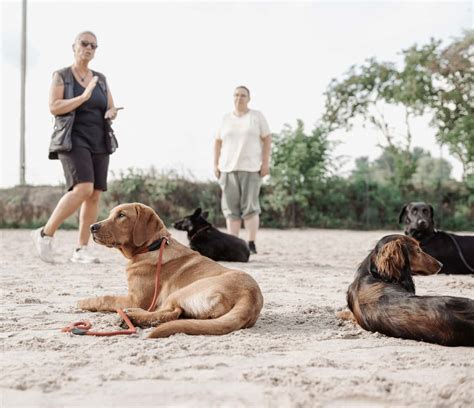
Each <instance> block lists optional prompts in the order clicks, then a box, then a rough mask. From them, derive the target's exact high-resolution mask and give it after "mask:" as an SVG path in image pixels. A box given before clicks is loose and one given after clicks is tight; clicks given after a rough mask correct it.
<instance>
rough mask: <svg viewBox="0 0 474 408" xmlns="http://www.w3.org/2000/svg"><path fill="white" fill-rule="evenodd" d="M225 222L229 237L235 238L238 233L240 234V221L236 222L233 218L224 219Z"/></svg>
mask: <svg viewBox="0 0 474 408" xmlns="http://www.w3.org/2000/svg"><path fill="white" fill-rule="evenodd" d="M225 222H226V224H227V232H228V233H229V234H230V235H234V236H236V237H238V236H239V233H240V225H241V223H242V221H241V220H236V219H235V218H230V217H228V218H226V219H225Z"/></svg>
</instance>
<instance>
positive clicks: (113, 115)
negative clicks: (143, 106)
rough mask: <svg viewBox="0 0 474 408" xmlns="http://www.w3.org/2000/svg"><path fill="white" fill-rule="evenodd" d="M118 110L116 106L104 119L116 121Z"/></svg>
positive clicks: (106, 113)
mask: <svg viewBox="0 0 474 408" xmlns="http://www.w3.org/2000/svg"><path fill="white" fill-rule="evenodd" d="M117 112H118V109H117V108H116V107H115V106H114V107H112V108H110V109H109V110H108V111H107V112H105V115H104V118H105V119H111V120H114V119H115V118H116V117H117Z"/></svg>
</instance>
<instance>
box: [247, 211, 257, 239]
mask: <svg viewBox="0 0 474 408" xmlns="http://www.w3.org/2000/svg"><path fill="white" fill-rule="evenodd" d="M259 224H260V216H259V215H258V214H255V215H252V216H251V217H249V218H245V219H244V226H245V229H246V230H247V233H248V240H249V241H255V240H256V239H257V231H258V226H259Z"/></svg>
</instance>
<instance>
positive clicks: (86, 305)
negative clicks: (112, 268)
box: [78, 203, 263, 337]
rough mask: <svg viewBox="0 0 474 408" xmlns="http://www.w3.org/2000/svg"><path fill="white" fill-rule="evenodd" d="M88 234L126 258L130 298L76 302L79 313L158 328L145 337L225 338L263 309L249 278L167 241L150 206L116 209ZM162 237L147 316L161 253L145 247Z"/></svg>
mask: <svg viewBox="0 0 474 408" xmlns="http://www.w3.org/2000/svg"><path fill="white" fill-rule="evenodd" d="M91 232H92V236H93V238H94V241H95V242H97V243H98V244H101V245H105V246H107V247H109V248H117V249H119V250H120V252H122V254H123V255H124V256H125V257H126V258H127V259H129V263H128V266H127V281H128V294H127V295H126V296H103V297H97V298H91V299H84V300H80V301H79V303H78V306H79V307H80V308H81V309H85V310H90V311H94V312H95V311H97V312H98V311H104V312H106V311H115V309H117V308H120V309H127V310H126V313H127V315H128V316H129V317H130V320H131V321H132V322H133V323H134V324H136V325H137V326H140V327H149V326H157V328H156V329H155V330H153V331H152V332H151V334H150V336H149V337H168V336H171V335H172V334H175V333H186V334H208V335H218V334H226V333H230V332H232V331H234V330H238V329H244V328H247V327H252V326H253V325H254V324H255V322H256V321H257V319H258V316H259V315H260V310H261V309H262V306H263V297H262V293H261V291H260V288H259V287H258V284H257V282H255V280H254V279H253V278H252V277H251V276H250V275H248V274H247V273H245V272H242V271H238V270H235V269H229V268H226V267H224V266H222V265H220V264H218V263H217V262H214V261H212V260H210V259H209V258H206V257H203V256H201V255H200V254H199V253H198V252H195V251H193V250H191V249H189V248H187V247H186V246H184V245H182V244H180V243H179V242H178V241H176V240H175V239H173V238H171V237H170V233H169V232H168V230H167V229H166V227H165V225H164V224H163V222H162V221H161V219H160V218H159V217H158V215H157V214H156V213H155V212H154V211H153V209H151V208H150V207H147V206H146V205H143V204H139V203H133V204H122V205H119V206H117V207H115V208H114V209H112V211H111V212H110V215H109V217H108V218H107V219H105V220H104V221H101V222H98V223H96V224H93V225H92V226H91ZM162 237H167V238H168V239H169V245H166V246H165V248H164V251H163V262H162V269H161V289H160V292H159V295H158V299H157V303H156V304H157V306H156V310H155V311H152V312H147V311H146V310H144V309H148V307H149V306H150V303H151V301H152V298H153V294H154V290H155V274H156V267H157V263H158V254H159V250H153V251H148V249H147V248H148V247H149V246H150V245H151V244H152V243H153V242H156V241H157V240H159V239H160V238H162ZM180 318H182V319H180ZM178 319H179V320H178Z"/></svg>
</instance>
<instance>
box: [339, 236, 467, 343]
mask: <svg viewBox="0 0 474 408" xmlns="http://www.w3.org/2000/svg"><path fill="white" fill-rule="evenodd" d="M440 268H441V264H440V263H439V262H438V261H437V260H436V259H434V258H433V257H431V256H430V255H428V254H426V253H424V252H423V251H422V250H421V248H420V246H419V244H418V242H417V241H416V240H414V239H413V238H410V237H407V236H404V235H388V236H386V237H384V238H382V239H381V240H380V241H379V242H378V243H377V245H376V246H375V248H374V249H373V250H372V251H371V252H370V254H369V255H368V256H367V257H366V258H365V259H364V261H363V262H362V263H361V265H360V266H359V269H358V270H357V272H356V276H355V280H354V282H352V284H351V285H350V286H349V289H348V291H347V304H348V306H349V309H350V310H351V312H352V313H350V312H342V313H341V312H340V313H338V316H339V317H341V318H343V319H351V320H355V321H356V322H357V323H358V324H359V325H360V326H361V327H362V328H363V329H365V330H368V331H371V332H379V333H382V334H385V335H387V336H391V337H398V338H402V339H412V340H419V341H425V342H428V343H435V344H441V345H443V346H474V300H471V299H467V298H462V297H452V296H416V295H415V283H414V282H413V278H412V273H413V274H419V275H432V274H435V273H437V272H438V271H439V269H440Z"/></svg>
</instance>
